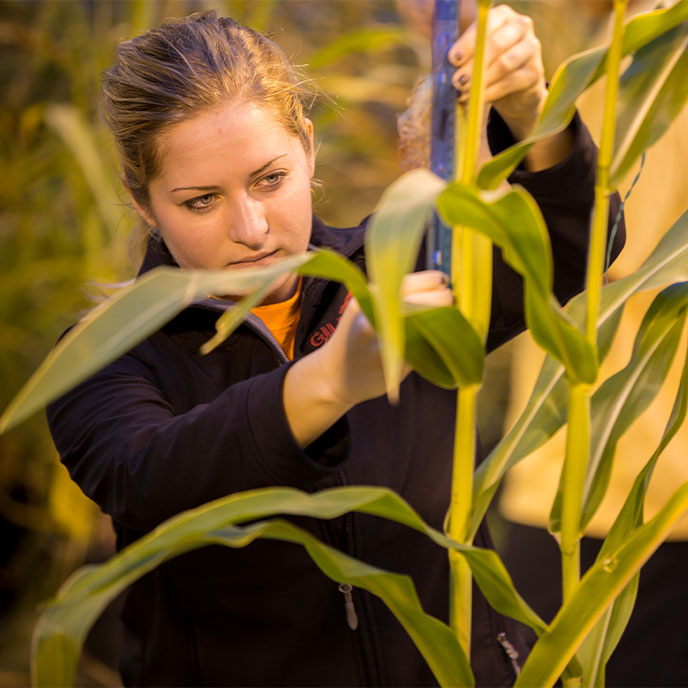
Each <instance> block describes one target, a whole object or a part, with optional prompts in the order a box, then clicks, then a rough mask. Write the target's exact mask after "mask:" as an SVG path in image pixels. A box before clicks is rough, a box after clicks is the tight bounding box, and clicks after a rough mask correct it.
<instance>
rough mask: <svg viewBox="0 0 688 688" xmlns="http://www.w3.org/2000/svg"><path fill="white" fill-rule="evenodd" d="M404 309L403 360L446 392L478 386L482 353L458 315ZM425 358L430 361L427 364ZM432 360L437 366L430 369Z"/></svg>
mask: <svg viewBox="0 0 688 688" xmlns="http://www.w3.org/2000/svg"><path fill="white" fill-rule="evenodd" d="M404 308H405V311H406V317H405V323H406V353H405V356H406V360H407V361H408V362H409V363H410V364H411V365H412V366H413V368H414V369H415V370H416V371H417V372H418V373H420V374H421V375H423V377H425V378H427V379H428V380H430V382H433V383H434V384H436V385H439V386H440V387H444V388H446V389H453V388H455V387H458V386H465V385H474V384H478V383H479V382H480V381H481V380H482V379H483V368H484V365H485V349H484V348H483V344H482V342H481V341H480V337H479V336H478V333H477V332H476V331H475V330H474V329H473V327H472V326H471V324H470V323H469V322H468V320H466V318H464V316H463V315H462V314H461V311H459V310H458V309H456V308H451V307H449V306H445V307H442V308H423V307H422V306H418V305H417V304H404ZM426 356H429V357H431V358H430V360H429V361H426V359H425V357H426ZM432 357H437V359H438V361H439V363H438V364H437V366H436V367H435V366H433V367H432V368H431V366H430V363H431V361H432ZM440 366H441V368H440ZM435 370H437V372H435ZM445 371H446V372H445ZM440 372H441V375H440V374H439V373H440Z"/></svg>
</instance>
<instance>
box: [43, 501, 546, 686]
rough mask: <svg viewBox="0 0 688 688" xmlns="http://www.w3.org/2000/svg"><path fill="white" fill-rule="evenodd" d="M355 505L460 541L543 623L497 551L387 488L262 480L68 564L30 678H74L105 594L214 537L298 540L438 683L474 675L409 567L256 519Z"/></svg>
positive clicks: (493, 587)
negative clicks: (123, 544) (385, 621)
mask: <svg viewBox="0 0 688 688" xmlns="http://www.w3.org/2000/svg"><path fill="white" fill-rule="evenodd" d="M352 510H357V511H360V512H364V513H368V514H373V515H375V516H381V517H385V518H390V519H392V520H395V521H397V522H399V523H402V524H404V525H406V526H408V527H410V528H414V529H415V530H418V531H420V532H424V533H426V534H427V535H428V536H429V537H430V538H431V539H432V540H433V541H435V542H436V543H437V544H438V545H441V546H444V547H452V548H455V549H457V550H459V551H460V552H462V554H463V555H464V556H466V558H467V560H468V562H469V564H470V566H471V569H472V571H473V574H474V576H475V578H476V581H477V583H478V585H480V587H481V589H482V590H483V592H484V594H485V595H486V597H487V599H488V601H489V602H490V603H491V604H492V605H493V606H495V608H497V609H500V610H501V611H502V613H507V614H510V615H512V616H514V617H515V618H517V619H519V620H521V621H523V622H524V623H528V624H530V625H531V626H533V627H534V628H535V629H536V631H537V632H538V633H542V632H543V631H544V629H545V625H544V623H543V622H542V620H541V619H540V618H539V617H538V616H537V615H536V614H535V613H534V612H533V611H532V610H530V608H529V607H528V606H527V604H526V603H525V602H524V601H523V600H522V599H521V598H520V597H519V596H518V595H517V593H516V592H515V590H514V588H513V585H512V583H511V580H510V578H509V576H508V574H507V572H506V570H505V569H504V566H503V565H502V563H501V561H500V560H499V557H498V556H497V554H496V553H495V552H493V551H491V550H481V549H479V548H475V547H471V546H468V545H461V544H459V543H456V542H453V541H451V540H450V539H449V538H447V537H446V536H445V535H443V534H442V533H440V532H439V531H437V530H435V529H433V528H431V527H430V526H428V525H427V524H425V523H424V522H423V521H422V519H421V518H420V517H419V516H418V514H417V513H416V512H415V511H414V510H413V509H412V508H411V507H410V506H409V505H408V504H407V503H406V502H404V501H403V500H402V499H401V498H400V497H398V496H397V495H396V494H394V493H393V492H391V491H390V490H388V489H386V488H373V487H347V488H337V489H332V490H325V491H322V492H319V493H317V494H313V495H309V494H307V493H304V492H301V491H299V490H295V489H291V488H265V489H260V490H253V491H249V492H244V493H239V494H235V495H231V496H229V497H224V498H222V499H219V500H216V501H214V502H210V503H208V504H205V505H203V506H201V507H198V508H197V509H193V510H191V511H187V512H185V513H182V514H179V515H178V516H175V517H173V518H171V519H169V520H168V521H166V522H165V523H163V524H161V525H160V526H159V527H158V528H157V529H156V530H155V531H153V532H152V533H149V534H148V535H146V536H144V537H142V538H141V539H140V540H138V541H137V542H135V543H134V544H133V545H130V546H129V547H127V548H126V549H124V550H123V551H122V552H120V553H119V554H117V555H116V556H115V557H113V558H111V559H110V560H109V561H108V562H106V563H105V564H103V565H100V566H87V567H84V568H82V569H80V570H79V571H77V572H76V573H75V574H73V575H72V576H71V577H70V578H69V579H68V580H67V581H66V583H65V584H64V585H63V586H62V588H61V589H60V591H59V593H58V596H57V599H56V600H55V601H54V602H53V603H51V604H49V605H48V607H47V608H46V611H45V612H44V613H43V615H42V616H41V618H40V620H39V623H38V624H37V626H36V629H35V633H34V642H33V651H32V652H33V659H32V666H33V674H34V683H35V685H37V686H48V685H65V686H67V685H71V683H72V681H73V678H74V668H75V663H76V661H77V659H78V656H79V653H80V650H81V646H82V644H83V641H84V639H85V637H86V633H87V631H88V629H89V628H90V626H91V625H92V624H93V622H94V621H95V619H96V618H97V617H98V615H99V614H100V612H101V611H102V609H103V608H104V607H105V606H106V605H107V603H108V602H109V601H110V600H112V599H113V598H114V597H115V596H116V595H117V594H119V592H121V591H122V590H123V589H124V588H125V587H126V586H128V585H129V584H131V583H132V582H134V581H135V580H137V579H138V578H140V577H141V576H142V575H144V574H145V573H147V572H148V571H150V570H152V569H153V568H155V567H156V566H158V565H159V564H160V563H162V562H163V561H165V560H166V559H169V558H171V557H174V556H177V555H179V554H182V553H184V552H188V551H190V550H192V549H194V548H197V547H201V546H203V545H207V544H212V543H216V544H225V545H229V546H232V547H241V546H244V545H246V544H248V543H249V542H250V541H252V540H253V539H255V538H256V537H270V538H277V539H282V540H288V541H291V542H297V543H300V544H302V545H303V546H305V547H306V548H307V549H308V551H309V553H310V554H311V556H312V557H313V559H314V561H315V563H316V564H317V565H318V566H319V567H320V568H321V570H323V571H324V572H325V573H326V574H327V575H328V576H330V577H331V578H333V579H334V580H336V581H339V582H349V583H353V584H355V585H358V586H359V587H362V588H364V589H366V590H369V591H370V592H372V593H373V594H376V595H379V596H380V597H381V598H382V599H383V600H384V601H385V602H386V603H387V604H388V606H389V607H390V609H391V610H392V612H393V613H394V614H395V615H396V616H397V618H398V619H399V621H400V622H401V623H402V625H404V627H405V628H406V630H407V631H408V632H409V633H410V635H411V636H412V638H413V639H414V641H415V642H416V643H417V644H418V646H419V649H420V651H421V652H422V653H423V656H424V657H425V658H426V660H427V661H428V664H429V665H430V667H431V668H432V670H433V671H434V672H435V674H436V676H437V679H438V681H440V683H441V684H442V685H447V686H468V685H472V675H471V671H470V668H469V665H468V662H467V660H466V657H465V655H464V654H463V650H462V649H461V647H460V645H459V643H458V641H457V640H456V639H455V637H454V636H453V634H452V632H451V631H450V629H449V627H448V626H446V625H445V624H443V623H442V622H440V621H438V620H437V619H434V618H433V617H430V616H428V615H426V614H425V613H424V612H423V611H422V609H421V607H420V604H419V602H418V598H417V595H416V592H415V589H414V587H413V583H412V581H411V580H410V579H409V578H408V577H406V576H400V575H398V574H393V573H389V572H386V571H382V570H381V569H376V568H374V567H372V566H370V565H368V564H365V563H363V562H360V561H356V560H355V559H352V558H351V557H349V556H348V555H345V554H343V553H341V552H338V551H337V550H334V549H332V548H331V547H329V546H327V545H324V544H323V543H321V542H319V541H318V540H317V539H316V538H314V537H313V536H312V535H310V534H309V533H306V532H305V531H302V530H300V529H298V528H296V527H295V526H293V525H292V524H290V523H286V522H283V521H258V522H255V521H256V519H260V518H265V517H267V516H273V515H278V514H279V515H290V514H291V515H295V514H298V515H302V516H311V517H317V518H336V517H338V516H341V515H342V514H344V513H347V512H349V511H352ZM247 521H251V523H250V525H248V526H246V527H245V528H240V527H239V526H238V524H239V523H243V522H247Z"/></svg>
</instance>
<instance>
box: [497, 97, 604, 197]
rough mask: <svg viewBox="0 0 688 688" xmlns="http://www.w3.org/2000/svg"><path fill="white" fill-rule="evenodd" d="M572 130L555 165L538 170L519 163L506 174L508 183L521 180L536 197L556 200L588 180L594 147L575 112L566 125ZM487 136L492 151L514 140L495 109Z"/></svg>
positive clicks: (594, 159)
mask: <svg viewBox="0 0 688 688" xmlns="http://www.w3.org/2000/svg"><path fill="white" fill-rule="evenodd" d="M568 130H569V131H570V132H571V133H572V134H573V145H572V147H571V150H570V151H569V153H568V155H567V156H566V157H565V158H564V159H563V160H561V161H560V162H558V163H557V164H556V165H553V166H552V167H549V168H547V169H545V170H539V171H538V172H529V171H528V170H526V169H525V168H524V167H523V165H522V164H521V165H519V167H517V168H516V169H515V170H514V171H513V172H512V173H511V174H510V175H509V177H508V180H509V183H511V184H520V185H521V186H523V187H525V188H526V189H527V190H528V191H529V192H530V193H531V194H532V195H533V196H535V197H536V198H538V197H542V200H543V202H545V203H550V204H551V203H556V202H558V200H559V199H561V198H562V197H565V196H569V195H571V194H575V193H576V191H577V190H578V189H579V188H580V187H581V186H582V185H584V184H589V183H590V179H591V175H593V177H594V174H595V165H596V161H597V148H596V147H595V144H594V142H593V140H592V137H591V136H590V132H589V131H588V129H587V127H586V126H585V124H583V121H582V120H581V118H580V115H579V114H578V112H576V113H575V114H574V116H573V119H572V120H571V122H570V123H569V125H568ZM487 138H488V143H489V146H490V150H491V151H492V153H493V154H497V153H501V151H503V150H505V149H506V148H508V147H509V146H512V145H514V143H516V141H515V139H514V137H513V135H512V134H511V131H510V130H509V127H508V126H507V125H506V123H505V122H504V120H503V119H502V118H501V117H500V115H499V114H498V113H497V111H496V110H494V108H493V109H491V110H490V116H489V120H488V128H487Z"/></svg>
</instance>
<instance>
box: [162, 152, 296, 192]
mask: <svg viewBox="0 0 688 688" xmlns="http://www.w3.org/2000/svg"><path fill="white" fill-rule="evenodd" d="M287 155H288V153H282V155H278V156H277V157H276V158H273V159H272V160H268V162H266V163H265V164H264V165H263V166H262V167H259V168H258V169H257V170H255V171H254V172H251V174H250V175H249V177H255V176H256V175H258V174H260V173H261V172H264V171H265V170H267V168H268V167H270V165H272V164H273V163H274V162H277V161H278V160H279V159H280V158H284V157H286V156H287ZM217 188H218V187H217V186H178V187H177V188H176V189H172V193H174V192H175V191H212V190H213V189H217Z"/></svg>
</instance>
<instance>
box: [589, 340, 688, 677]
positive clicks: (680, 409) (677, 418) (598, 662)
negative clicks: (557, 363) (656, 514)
mask: <svg viewBox="0 0 688 688" xmlns="http://www.w3.org/2000/svg"><path fill="white" fill-rule="evenodd" d="M687 409H688V352H686V359H685V362H684V365H683V372H682V373H681V382H680V384H679V389H678V392H677V394H676V400H675V401H674V406H673V408H672V411H671V415H670V417H669V421H668V422H667V426H666V428H665V430H664V434H663V436H662V439H661V441H660V443H659V446H658V447H657V449H656V450H655V452H654V454H653V455H652V457H651V458H650V460H649V461H648V462H647V463H646V464H645V466H644V467H643V469H642V471H641V472H640V473H639V474H638V476H637V477H636V479H635V481H634V483H633V487H632V488H631V490H630V492H629V494H628V497H627V498H626V501H625V503H624V505H623V507H622V508H621V511H620V512H619V515H618V516H617V517H616V520H615V521H614V524H613V525H612V527H611V529H610V531H609V533H608V535H607V537H606V538H605V540H604V543H603V544H602V548H601V549H600V552H599V554H598V556H597V560H598V561H601V560H605V559H607V558H608V557H609V555H610V553H611V552H613V551H614V550H615V549H616V548H618V547H620V546H621V545H622V544H623V542H624V541H625V540H626V539H627V538H628V536H629V535H630V534H631V533H632V532H633V531H634V530H635V529H636V528H637V527H638V526H640V525H641V524H642V522H643V504H644V501H645V495H646V493H647V488H648V486H649V484H650V478H651V477H652V471H653V470H654V467H655V465H656V463H657V460H658V459H659V457H660V456H661V454H662V452H663V451H664V449H665V448H666V446H667V445H668V444H669V442H670V441H671V440H672V439H673V438H674V436H675V435H676V433H677V432H678V431H679V429H680V428H681V426H682V425H683V423H684V422H685V419H686V410H687ZM637 587H638V575H637V574H636V576H634V577H633V579H631V582H630V583H629V585H628V586H627V587H626V588H625V589H624V591H623V592H622V593H621V594H620V595H619V597H617V598H616V600H615V601H614V604H613V605H612V607H611V609H610V610H607V612H605V615H607V614H608V615H609V620H608V622H606V623H605V628H604V633H603V634H601V633H599V632H598V633H597V637H596V638H591V636H592V635H593V634H592V633H591V635H590V636H588V637H587V638H586V639H585V642H584V643H583V646H582V647H581V652H580V653H579V656H580V658H581V662H582V663H583V666H584V673H583V685H600V686H603V685H604V668H605V665H606V663H607V662H608V661H609V658H610V657H611V655H612V652H613V651H614V649H615V648H616V646H617V644H618V642H619V640H620V638H621V635H622V634H623V632H624V630H625V628H626V625H627V624H628V619H629V618H630V616H631V612H632V610H633V604H634V602H635V596H636V591H637ZM603 620H604V619H603ZM600 624H601V622H598V626H599V625H600ZM596 628H597V627H596ZM593 632H594V631H593Z"/></svg>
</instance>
